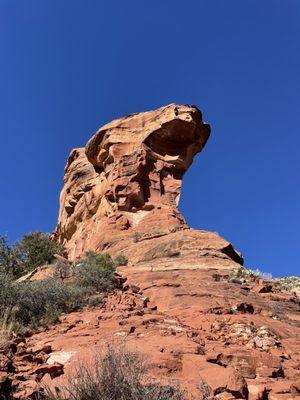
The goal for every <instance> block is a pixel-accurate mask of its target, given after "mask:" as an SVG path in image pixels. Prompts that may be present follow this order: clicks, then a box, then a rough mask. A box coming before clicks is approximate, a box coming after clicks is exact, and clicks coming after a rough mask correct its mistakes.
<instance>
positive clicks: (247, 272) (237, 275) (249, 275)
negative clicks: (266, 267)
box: [228, 266, 272, 284]
mask: <svg viewBox="0 0 300 400" xmlns="http://www.w3.org/2000/svg"><path fill="white" fill-rule="evenodd" d="M258 279H266V280H268V279H272V275H271V274H269V273H266V272H262V271H260V270H259V269H256V270H251V269H248V268H245V267H243V266H240V267H239V268H236V269H234V270H233V271H232V272H231V274H230V275H229V277H228V281H229V282H231V283H239V284H242V283H246V282H247V281H252V282H255V281H258Z"/></svg>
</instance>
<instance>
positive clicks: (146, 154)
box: [55, 104, 242, 268]
mask: <svg viewBox="0 0 300 400" xmlns="http://www.w3.org/2000/svg"><path fill="white" fill-rule="evenodd" d="M209 134H210V127H209V125H208V124H205V123H203V122H202V115H201V112H200V111H199V110H198V109H197V108H196V107H192V106H178V105H175V104H170V105H168V106H166V107H162V108H160V109H158V110H155V111H149V112H145V113H139V114H132V115H128V116H126V117H123V118H120V119H117V120H115V121H113V122H111V123H109V124H107V125H105V126H103V127H102V128H100V129H99V131H98V132H97V133H96V134H95V135H94V136H93V137H92V138H91V139H90V141H89V142H88V143H87V145H86V147H85V149H74V150H73V151H72V152H71V154H70V156H69V159H68V163H67V165H66V168H65V177H64V188H63V190H62V192H61V198H60V212H59V220H58V225H57V228H56V231H55V237H56V239H57V240H59V241H60V242H61V243H63V244H64V245H65V246H66V249H67V252H68V255H69V259H71V260H72V259H75V258H76V257H78V256H81V255H82V254H83V253H84V252H85V251H87V250H96V251H109V252H110V253H111V254H117V253H118V254H120V253H122V254H124V255H126V256H127V257H128V258H129V261H130V262H131V263H132V264H134V265H135V266H138V267H139V268H150V267H151V268H167V267H170V268H177V267H178V265H182V263H184V264H185V266H186V267H187V266H190V267H191V268H198V267H199V266H202V267H204V266H215V265H218V266H219V267H221V266H223V267H224V268H230V267H234V266H235V262H238V263H241V262H242V259H241V257H240V256H239V255H238V254H237V253H236V252H235V251H234V250H233V248H232V246H231V245H230V244H229V243H228V242H226V241H225V240H223V239H222V238H220V237H219V236H218V235H216V234H213V233H210V232H204V231H195V230H190V229H189V228H188V226H187V224H186V222H185V221H184V218H183V216H182V215H181V213H180V212H179V211H178V201H179V197H180V190H181V184H182V178H183V175H184V173H185V172H186V170H187V169H188V167H189V166H190V165H191V163H192V161H193V158H194V156H195V155H196V154H197V153H198V152H199V151H201V150H202V149H203V147H204V146H205V143H206V141H207V139H208V137H209Z"/></svg>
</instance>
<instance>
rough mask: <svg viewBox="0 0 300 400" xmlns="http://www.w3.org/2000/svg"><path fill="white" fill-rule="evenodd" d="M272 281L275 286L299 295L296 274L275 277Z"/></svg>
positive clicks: (299, 284)
mask: <svg viewBox="0 0 300 400" xmlns="http://www.w3.org/2000/svg"><path fill="white" fill-rule="evenodd" d="M273 282H274V283H275V285H276V286H279V287H280V288H281V289H283V290H288V291H290V292H295V293H296V294H298V295H300V278H299V277H297V276H285V277H282V278H275V279H274V281H273Z"/></svg>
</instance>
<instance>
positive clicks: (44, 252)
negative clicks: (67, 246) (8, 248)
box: [15, 231, 64, 272]
mask: <svg viewBox="0 0 300 400" xmlns="http://www.w3.org/2000/svg"><path fill="white" fill-rule="evenodd" d="M15 247H16V249H17V250H18V252H19V253H20V255H21V258H22V264H23V270H24V271H26V272H29V271H31V270H33V269H35V268H37V267H40V266H42V265H44V264H51V263H52V262H53V261H54V260H55V258H54V254H63V252H64V247H63V246H62V245H61V244H59V243H57V242H55V241H53V240H52V239H51V237H50V235H49V234H47V233H43V232H39V231H38V232H34V233H28V234H26V235H24V236H23V237H22V239H21V241H20V242H18V243H16V245H15Z"/></svg>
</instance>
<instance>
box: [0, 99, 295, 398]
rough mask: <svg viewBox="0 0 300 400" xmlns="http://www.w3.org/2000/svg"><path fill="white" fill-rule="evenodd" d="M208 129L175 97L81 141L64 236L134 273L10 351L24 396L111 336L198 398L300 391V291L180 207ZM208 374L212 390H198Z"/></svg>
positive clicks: (73, 254)
mask: <svg viewBox="0 0 300 400" xmlns="http://www.w3.org/2000/svg"><path fill="white" fill-rule="evenodd" d="M209 133H210V128H209V126H208V125H207V124H205V123H203V121H202V116H201V113H200V111H199V110H198V109H197V108H196V107H190V106H178V105H175V104H171V105H168V106H166V107H162V108H160V109H158V110H155V111H150V112H146V113H139V114H133V115H129V116H127V117H124V118H121V119H118V120H116V121H113V122H111V123H109V124H107V125H105V126H104V127H102V128H100V130H99V131H98V132H97V133H96V134H95V135H94V136H93V137H92V139H91V140H90V141H89V142H88V143H87V145H86V147H85V148H83V149H74V150H73V151H72V152H71V154H70V157H69V159H68V162H67V165H66V168H65V176H64V187H63V190H62V193H61V199H60V212H59V221H58V225H57V228H56V231H55V234H54V235H55V238H56V239H57V240H58V241H60V242H61V243H63V244H64V245H65V247H66V249H67V252H68V257H69V260H71V261H73V260H76V259H77V258H78V257H80V256H81V255H82V254H83V253H84V252H86V251H87V250H96V251H106V252H109V253H111V254H112V255H117V254H123V255H125V256H126V257H128V259H129V264H128V265H127V266H123V267H120V268H119V269H118V273H119V274H120V275H121V276H122V277H123V278H124V280H125V283H124V285H123V286H122V287H119V288H118V289H116V290H115V291H114V292H113V293H110V294H109V295H107V296H106V297H105V298H104V299H103V302H102V303H101V304H98V305H94V306H90V307H86V308H85V309H83V310H81V311H78V312H73V313H70V314H67V315H63V316H61V317H60V323H59V324H56V325H53V326H50V327H48V328H47V329H42V330H40V331H39V332H37V333H32V334H31V335H28V337H22V338H20V337H17V338H16V339H15V340H14V341H12V342H11V344H10V346H11V347H10V353H9V355H7V354H3V353H0V363H1V365H2V367H1V368H0V383H1V374H4V376H5V379H7V377H9V379H12V380H13V384H14V387H15V388H17V394H16V397H17V398H22V399H24V398H26V399H27V398H34V393H35V391H36V389H37V387H38V385H39V384H40V383H47V384H50V385H51V386H52V387H55V386H59V385H60V384H62V383H64V382H65V379H66V376H67V374H68V373H70V372H71V373H72V371H73V370H74V368H75V367H76V366H78V365H80V364H81V363H82V362H90V360H91V354H93V353H94V352H95V351H97V350H99V349H102V348H103V347H104V346H105V343H107V342H109V341H111V340H113V341H116V342H118V341H120V340H121V341H122V342H125V343H126V345H127V346H128V347H129V348H130V349H133V350H138V351H140V352H141V353H143V354H146V355H147V358H148V360H149V361H150V365H151V371H150V374H151V376H152V377H153V378H154V379H156V380H157V379H158V380H160V381H162V382H166V381H168V380H169V379H171V380H176V381H178V382H179V383H180V385H181V386H182V387H184V388H186V389H187V391H188V395H189V396H190V395H191V394H193V395H194V396H195V398H196V399H199V400H204V399H205V400H207V399H219V400H234V399H248V400H291V399H293V398H296V397H298V398H299V394H300V302H299V297H297V295H296V293H293V292H291V291H288V290H283V287H282V286H281V285H277V284H276V282H275V281H273V282H272V281H271V282H266V281H263V280H261V279H259V278H258V277H255V276H252V275H251V274H248V273H247V270H245V269H242V268H241V264H242V258H241V256H240V255H239V254H238V253H237V252H236V251H235V250H234V248H233V246H232V245H231V244H230V243H229V242H227V241H226V240H224V239H222V238H220V237H219V236H218V235H216V234H214V233H211V232H205V231H198V230H193V229H190V228H189V227H188V226H187V224H186V222H185V220H184V218H183V216H182V215H181V214H180V212H179V211H178V208H177V207H178V201H179V196H180V190H181V183H182V179H183V176H184V173H185V172H186V170H187V169H188V167H189V166H190V165H191V163H192V161H193V158H194V156H195V155H196V154H197V153H198V152H200V151H201V150H202V149H203V147H204V146H205V144H206V142H207V139H208V137H209ZM56 268H57V266H46V267H45V268H40V269H38V270H36V271H34V272H32V273H31V274H30V275H29V276H27V277H25V278H24V279H45V278H48V277H49V276H51V274H52V273H53V271H55V269H56ZM236 270H239V271H240V273H241V275H242V278H241V279H233V278H234V277H235V272H234V271H236ZM1 371H4V372H1ZM3 379H4V378H3ZM203 382H205V385H206V387H207V388H209V393H210V395H211V397H209V396H208V395H207V396H206V397H205V396H204V394H203V392H202V393H201V391H200V392H199V390H198V389H199V385H201V383H203Z"/></svg>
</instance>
